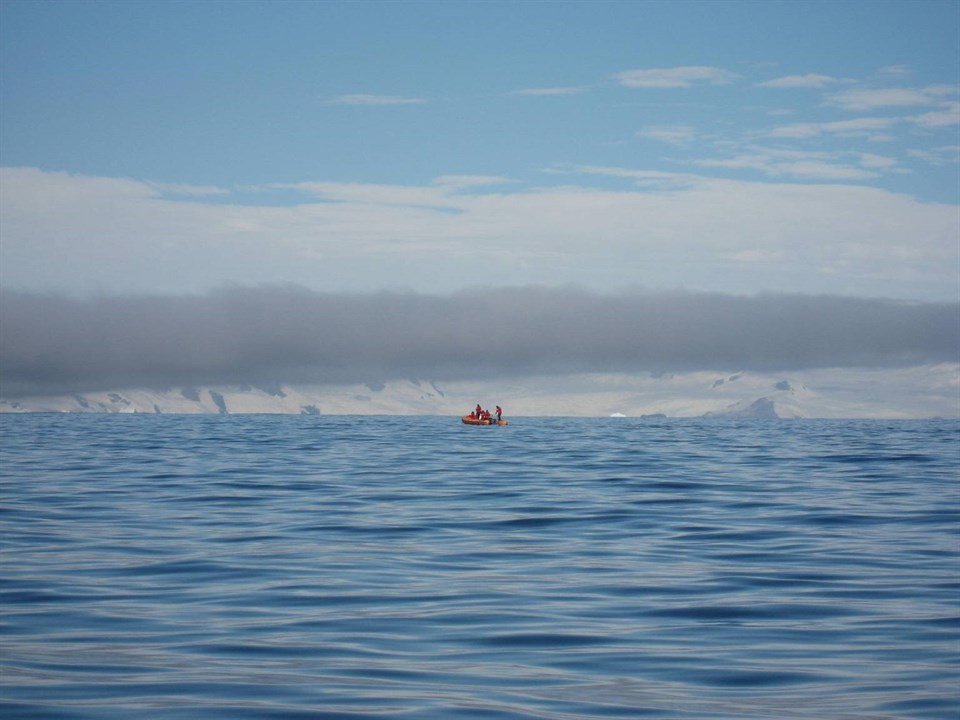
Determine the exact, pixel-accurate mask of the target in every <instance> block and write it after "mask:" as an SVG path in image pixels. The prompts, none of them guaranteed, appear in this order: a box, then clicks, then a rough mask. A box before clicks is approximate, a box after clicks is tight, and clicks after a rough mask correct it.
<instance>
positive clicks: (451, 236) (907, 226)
mask: <svg viewBox="0 0 960 720" xmlns="http://www.w3.org/2000/svg"><path fill="white" fill-rule="evenodd" d="M688 132H689V131H688ZM673 137H677V136H676V135H674V136H673ZM943 157H944V159H947V158H948V157H949V155H947V154H946V153H944V155H943ZM891 162H894V161H893V160H891V159H889V158H883V157H880V156H878V155H875V154H867V153H842V154H839V155H836V154H830V153H826V152H815V153H814V152H810V153H799V152H793V151H788V150H784V149H776V148H769V147H759V146H751V147H749V148H746V149H744V151H743V152H742V153H737V154H734V153H731V154H730V155H729V156H726V157H724V158H722V159H714V160H703V161H700V163H699V165H700V166H709V168H708V170H709V171H711V172H713V171H716V172H727V171H730V172H751V173H760V174H763V175H766V176H771V177H775V178H778V179H780V178H789V177H797V176H801V177H805V178H807V179H808V180H810V179H814V178H816V177H821V178H822V177H831V178H834V179H835V180H834V183H836V182H838V180H836V179H837V178H839V179H843V178H862V177H872V176H875V175H878V174H882V173H884V172H887V171H890V170H896V169H897V166H896V165H893V166H892V167H889V166H888V165H889V163H891ZM883 163H887V164H888V165H884V164H883ZM543 177H544V179H545V181H547V182H546V184H540V185H531V184H529V183H525V182H522V181H517V182H511V181H510V180H511V179H510V178H508V177H496V176H490V177H488V176H463V175H446V176H440V177H438V178H436V179H434V180H433V182H431V183H428V184H420V185H384V184H374V183H342V182H301V183H294V184H289V183H287V184H281V183H274V184H271V185H266V186H260V187H258V188H252V189H251V188H228V189H226V190H225V192H224V194H223V195H210V194H209V192H210V189H207V188H198V189H195V190H194V191H193V194H191V195H185V194H184V193H185V190H184V189H183V188H179V189H178V192H177V194H176V195H172V194H169V193H168V192H166V191H165V187H163V186H159V185H157V184H155V183H146V182H140V181H135V180H130V179H122V178H103V177H91V176H77V175H68V174H66V173H52V172H44V171H41V170H37V169H32V168H2V169H0V186H2V198H3V199H2V204H0V236H2V238H3V242H2V243H0V285H2V286H4V287H9V288H16V289H23V290H53V291H62V292H67V293H89V292H96V291H98V290H99V289H101V288H106V289H109V290H110V291H111V292H114V293H122V292H153V293H162V294H182V293H187V292H203V291H206V290H208V289H209V288H211V287H217V286H219V285H223V284H227V283H237V284H241V285H259V284H265V283H267V284H269V283H273V284H276V283H284V282H290V283H296V284H298V285H304V286H307V287H311V288H314V289H318V290H345V291H346V290H350V291H376V290H380V289H384V288H391V289H396V288H397V287H398V286H400V287H404V288H409V289H413V290H417V291H421V292H428V293H429V292H451V291H455V290H456V289H458V288H460V287H462V286H463V285H464V284H476V283H487V284H495V285H528V284H550V285H556V284H559V283H574V284H576V285H583V286H587V287H591V288H593V289H596V290H607V289H611V288H624V287H631V286H634V287H635V286H641V287H648V288H651V287H652V288H660V289H675V288H688V289H697V290H703V291H715V292H727V293H757V292H763V291H771V290H779V291H783V292H797V293H805V294H839V295H850V294H856V295H861V296H864V297H900V298H907V299H924V300H932V301H944V300H952V299H953V298H955V297H956V288H957V282H958V268H960V264H958V263H960V246H958V243H957V237H958V235H957V232H958V221H957V217H958V215H957V206H956V205H948V204H942V203H940V204H938V203H924V202H920V201H917V200H916V199H914V198H911V197H909V196H907V195H903V194H896V193H891V192H887V191H883V190H880V189H877V188H870V187H859V186H851V185H839V184H830V185H820V184H809V183H808V184H801V183H797V182H744V181H735V180H727V179H720V178H715V177H707V176H704V175H702V174H697V173H694V172H688V173H667V172H658V171H653V170H650V169H631V168H618V167H603V166H591V167H586V166H570V165H557V166H554V167H552V168H550V172H547V173H544V174H543ZM558 183H562V184H558ZM597 183H600V184H604V185H606V186H607V187H592V186H591V185H594V184H597ZM188 190H189V188H188ZM201 191H202V192H204V193H207V194H205V195H198V194H197V193H198V192H201Z"/></svg>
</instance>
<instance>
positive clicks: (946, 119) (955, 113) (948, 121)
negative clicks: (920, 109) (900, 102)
mask: <svg viewBox="0 0 960 720" xmlns="http://www.w3.org/2000/svg"><path fill="white" fill-rule="evenodd" d="M908 119H909V120H910V121H911V122H914V123H916V124H917V125H919V126H920V127H925V128H938V127H957V126H960V102H948V103H944V104H943V105H941V109H939V110H933V111H931V112H928V113H924V114H922V115H914V116H913V117H910V118H908Z"/></svg>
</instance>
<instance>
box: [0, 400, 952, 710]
mask: <svg viewBox="0 0 960 720" xmlns="http://www.w3.org/2000/svg"><path fill="white" fill-rule="evenodd" d="M512 421H513V422H512V424H511V425H510V426H509V427H504V428H476V427H468V426H464V425H462V424H461V423H460V421H459V418H446V417H444V418H437V417H432V418H397V417H390V418H369V417H324V416H143V415H141V416H131V415H124V416H116V415H18V416H12V415H4V416H0V431H2V436H0V452H2V456H0V460H2V464H0V542H2V557H0V591H2V594H0V642H2V645H0V716H2V717H4V718H64V719H70V718H84V719H86V718H89V719H91V720H113V719H116V718H124V719H126V718H151V719H153V718H159V719H167V718H225V719H226V718H229V719H233V718H345V719H346V718H353V719H355V718H370V719H376V720H385V719H393V718H410V719H418V720H419V719H421V718H424V719H428V720H432V719H436V720H448V719H451V720H458V719H461V718H477V719H484V720H489V719H496V718H564V719H578V720H579V719H583V718H604V719H607V718H710V719H714V718H818V719H820V718H871V719H876V718H951V719H953V720H955V719H956V718H957V717H958V716H960V479H958V474H960V424H958V423H957V422H954V421H930V422H926V421H923V422H885V421H884V422H878V421H873V422H859V421H856V422H826V421H782V422H770V421H766V422H762V421H746V420H744V421H739V420H737V421H734V420H723V421H721V420H715V421H709V420H634V419H612V418H611V419H558V418H551V419H547V418H513V419H512Z"/></svg>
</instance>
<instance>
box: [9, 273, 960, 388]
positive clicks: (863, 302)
mask: <svg viewBox="0 0 960 720" xmlns="http://www.w3.org/2000/svg"><path fill="white" fill-rule="evenodd" d="M958 358H960V305H958V304H953V303H938V304H934V303H926V304H919V303H914V304H908V303H902V302H892V301H885V300H872V299H857V298H842V297H828V296H800V295H762V296H755V297H741V296H730V295H719V294H692V293H689V294H688V293H672V294H663V293H660V294H646V293H630V294H617V295H598V294H591V293H588V292H585V291H580V290H576V289H569V288H568V289H564V288H549V289H548V288H532V287H528V288H508V289H483V290H480V289H477V290H473V291H470V292H462V293H458V294H453V295H444V296H440V295H422V294H414V293H376V294H368V295H355V294H332V293H319V292H313V291H309V290H305V289H300V288H291V287H258V288H230V289H223V290H219V291H216V292H211V293H208V294H204V295H189V296H176V297H174V296H122V297H121V296H105V297H97V298H87V299H75V298H67V297H63V296H55V295H45V294H36V293H27V292H19V291H10V290H5V291H2V295H0V393H2V395H3V396H4V397H7V398H9V397H16V396H23V395H45V394H61V393H71V392H84V391H93V390H105V389H122V388H133V387H144V388H171V387H184V386H186V387H190V386H200V385H238V384H249V385H259V386H276V385H277V384H278V383H286V384H297V383H359V382H376V381H381V380H388V379H393V378H424V379H435V380H455V379H471V378H478V379H479V378H488V377H496V376H518V375H526V374H544V373H568V372H569V373H573V372H612V371H616V372H644V371H652V372H671V371H677V372H680V371H689V370H771V371H772V370H790V369H801V368H817V367H859V366H863V367H892V366H901V365H913V364H923V363H930V362H941V361H957V360H958Z"/></svg>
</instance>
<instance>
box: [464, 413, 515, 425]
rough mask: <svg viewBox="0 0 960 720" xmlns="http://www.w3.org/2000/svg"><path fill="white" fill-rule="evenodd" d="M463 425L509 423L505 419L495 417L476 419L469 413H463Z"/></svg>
mask: <svg viewBox="0 0 960 720" xmlns="http://www.w3.org/2000/svg"><path fill="white" fill-rule="evenodd" d="M460 419H461V420H463V424H464V425H508V424H509V423H508V422H507V421H506V420H497V419H496V418H490V419H489V420H478V419H477V418H473V417H470V416H469V415H464V416H463V417H462V418H460Z"/></svg>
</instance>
